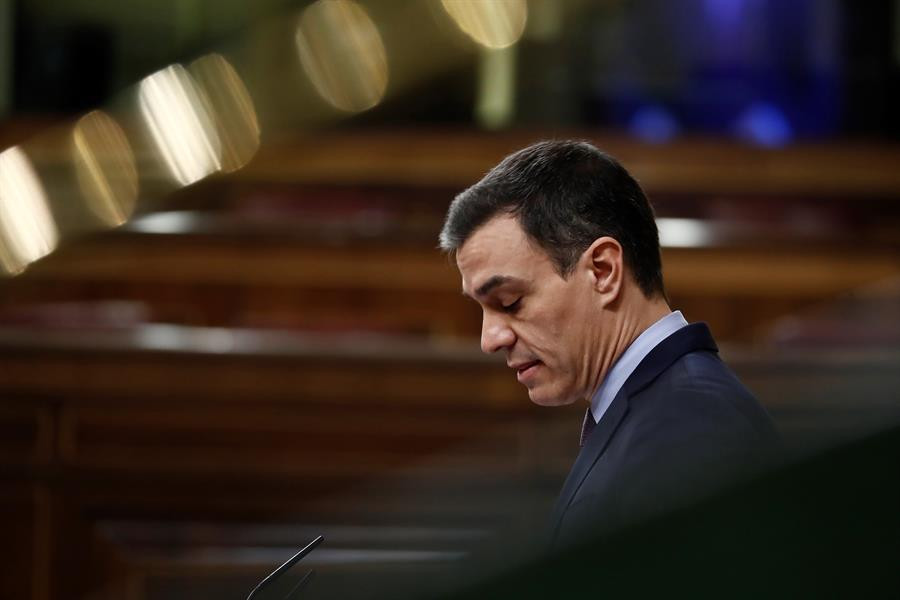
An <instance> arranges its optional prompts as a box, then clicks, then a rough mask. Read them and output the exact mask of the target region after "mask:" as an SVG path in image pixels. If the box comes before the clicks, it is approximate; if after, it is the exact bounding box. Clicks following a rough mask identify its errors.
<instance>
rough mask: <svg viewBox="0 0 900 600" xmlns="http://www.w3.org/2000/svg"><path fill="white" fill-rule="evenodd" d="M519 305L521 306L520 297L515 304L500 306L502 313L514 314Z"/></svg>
mask: <svg viewBox="0 0 900 600" xmlns="http://www.w3.org/2000/svg"><path fill="white" fill-rule="evenodd" d="M521 305H522V298H521V297H520V298H519V299H517V300H516V301H515V302H511V303H510V304H503V305H502V308H503V312H507V313H514V312H516V311H517V310H519V308H520V307H521Z"/></svg>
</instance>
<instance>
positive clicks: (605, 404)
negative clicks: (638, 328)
mask: <svg viewBox="0 0 900 600" xmlns="http://www.w3.org/2000/svg"><path fill="white" fill-rule="evenodd" d="M687 324H688V323H687V321H686V320H685V319H684V316H683V315H682V314H681V311H680V310H676V311H675V312H670V313H669V314H667V315H666V316H664V317H663V318H661V319H660V320H659V321H657V322H656V323H654V324H653V325H651V326H650V327H648V328H647V329H645V330H644V332H643V333H641V335H639V336H638V337H637V338H636V339H635V340H634V341H633V342H631V345H629V346H628V348H626V349H625V352H623V353H622V356H620V357H619V359H618V360H616V362H615V363H614V364H613V366H612V368H611V369H610V370H609V373H607V374H606V377H604V378H603V382H602V383H601V384H600V387H599V388H598V389H597V391H596V393H595V394H594V397H593V398H591V414H592V415H593V416H594V421H595V422H597V423H599V422H600V419H601V418H603V414H604V413H605V412H606V409H608V408H609V405H610V404H612V401H613V398H615V397H616V394H618V393H619V390H620V389H622V386H623V385H625V382H626V381H628V378H629V377H630V376H631V374H632V373H633V372H634V370H635V369H636V368H637V366H638V365H639V364H640V363H641V361H642V360H644V357H645V356H647V355H648V354H650V351H651V350H653V349H654V348H655V347H656V346H657V344H659V343H660V342H661V341H663V340H664V339H666V338H667V337H669V336H670V335H672V334H673V333H675V332H676V331H678V330H679V329H681V328H682V327H684V326H686V325H687Z"/></svg>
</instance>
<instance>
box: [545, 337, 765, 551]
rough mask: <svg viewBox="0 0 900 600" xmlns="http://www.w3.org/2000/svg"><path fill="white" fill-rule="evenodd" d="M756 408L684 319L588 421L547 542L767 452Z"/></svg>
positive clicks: (701, 484)
mask: <svg viewBox="0 0 900 600" xmlns="http://www.w3.org/2000/svg"><path fill="white" fill-rule="evenodd" d="M777 447H778V437H777V434H776V432H775V428H774V426H773V424H772V421H771V419H770V418H769V416H768V414H767V413H766V411H765V410H764V409H763V408H762V406H760V404H759V402H757V401H756V399H755V398H754V397H753V395H752V394H751V393H750V392H749V391H747V389H746V388H745V387H744V386H743V385H742V384H741V382H740V381H738V379H737V377H736V376H735V375H734V373H732V371H731V370H730V369H729V368H728V367H727V366H726V365H725V364H724V363H723V362H722V361H721V360H720V359H719V356H718V348H717V347H716V344H715V342H714V341H713V338H712V335H711V334H710V332H709V329H708V328H707V326H706V325H705V324H703V323H695V324H693V325H688V326H686V327H683V328H682V329H680V330H678V331H677V332H675V333H673V334H672V335H671V336H669V337H668V338H666V339H665V340H663V341H662V342H660V344H659V345H657V346H656V347H655V348H654V349H653V350H651V351H650V353H649V354H648V355H647V356H646V357H645V358H644V360H642V361H641V363H640V364H639V365H638V366H637V368H636V369H635V371H634V372H633V373H632V374H631V376H630V377H629V378H628V380H627V381H626V382H625V384H624V385H623V386H622V389H621V390H620V391H619V393H618V394H617V395H616V397H615V399H614V400H613V402H612V404H610V406H609V408H608V409H607V411H606V414H604V415H603V418H601V419H600V422H599V423H598V424H597V426H596V427H595V428H594V431H593V432H592V433H591V435H590V437H589V438H588V439H587V441H586V442H585V445H584V447H583V448H582V449H581V452H580V453H579V454H578V458H577V459H576V461H575V464H574V466H573V467H572V470H571V472H570V473H569V476H568V478H567V479H566V483H565V485H564V486H563V490H562V493H561V494H560V496H559V499H558V501H557V504H556V508H555V509H554V512H553V516H552V519H551V538H552V547H554V548H560V547H562V546H566V545H569V544H571V543H573V542H575V541H578V540H579V539H581V538H582V537H584V536H585V535H586V534H589V533H598V532H608V531H610V530H613V529H617V528H619V527H621V526H624V525H627V524H629V523H632V522H634V521H637V520H640V519H642V518H646V517H648V516H651V515H653V514H656V513H659V512H663V511H666V510H669V509H671V508H675V507H677V506H679V505H682V504H684V503H687V502H689V501H691V500H694V499H697V498H699V497H701V496H703V495H706V494H708V493H710V492H712V491H714V490H715V489H717V488H719V487H721V486H723V485H725V484H727V483H729V482H732V481H734V480H735V479H737V478H739V477H742V476H746V475H747V474H748V473H749V472H752V471H753V470H755V469H758V468H760V466H761V465H762V464H764V463H765V461H767V460H770V459H771V458H772V456H773V454H774V451H775V450H776V449H777Z"/></svg>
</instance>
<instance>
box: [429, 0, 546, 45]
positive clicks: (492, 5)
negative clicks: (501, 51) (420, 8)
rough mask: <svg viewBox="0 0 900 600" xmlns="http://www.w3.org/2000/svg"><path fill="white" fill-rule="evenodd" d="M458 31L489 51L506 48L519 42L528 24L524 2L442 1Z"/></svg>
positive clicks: (489, 0) (506, 0)
mask: <svg viewBox="0 0 900 600" xmlns="http://www.w3.org/2000/svg"><path fill="white" fill-rule="evenodd" d="M441 4H442V5H443V7H444V10H445V11H447V14H449V15H450V16H451V17H452V18H453V20H454V21H455V22H456V24H457V25H458V26H459V28H460V29H461V30H462V31H463V32H464V33H465V34H466V35H468V36H469V37H470V38H472V39H473V40H475V41H476V42H478V43H479V44H481V45H482V46H485V47H487V48H506V47H507V46H511V45H513V44H515V43H516V42H517V41H519V38H520V37H522V32H524V31H525V23H526V22H527V21H528V5H527V3H526V2H525V0H441Z"/></svg>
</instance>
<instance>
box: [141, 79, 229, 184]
mask: <svg viewBox="0 0 900 600" xmlns="http://www.w3.org/2000/svg"><path fill="white" fill-rule="evenodd" d="M138 95H139V99H140V107H141V114H142V115H143V117H144V122H145V123H146V125H147V128H148V129H149V130H150V134H151V136H152V137H153V140H154V142H155V143H156V147H157V149H158V151H159V153H160V155H161V157H162V159H163V162H164V163H165V164H166V166H167V167H168V169H169V172H170V173H171V175H172V177H174V178H175V180H176V181H177V182H178V183H180V184H182V185H189V184H191V183H194V182H196V181H199V180H201V179H203V178H204V177H206V176H207V175H210V174H212V173H215V172H216V171H218V170H220V169H221V168H222V158H221V157H222V146H221V142H220V140H219V135H218V133H217V131H216V126H215V123H214V121H213V118H212V117H211V116H210V114H209V109H208V102H207V101H206V99H205V98H204V97H203V92H202V91H201V90H200V89H199V88H198V86H197V84H196V82H195V81H194V79H193V78H192V77H191V75H190V74H189V73H188V72H187V70H186V69H185V68H184V67H182V66H181V65H172V66H170V67H167V68H165V69H163V70H161V71H157V72H156V73H154V74H152V75H150V76H148V77H146V78H145V79H144V80H143V81H141V83H140V86H139V91H138Z"/></svg>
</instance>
